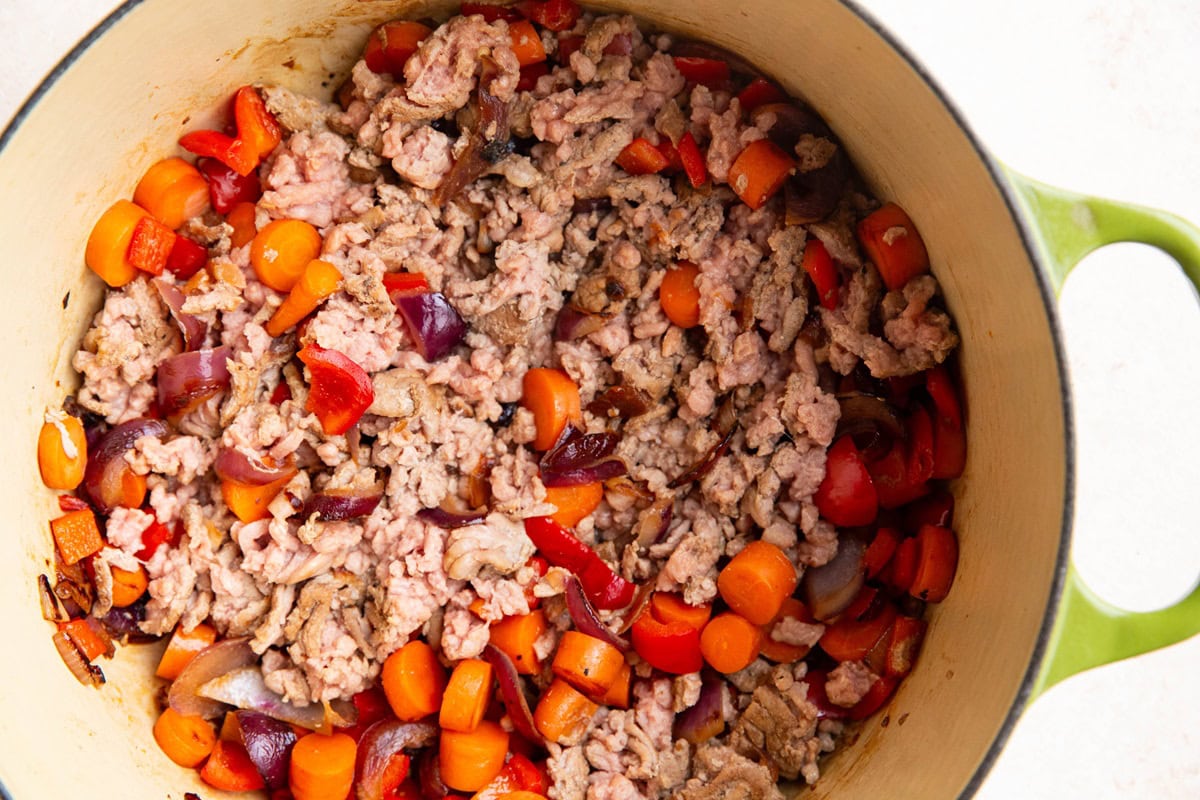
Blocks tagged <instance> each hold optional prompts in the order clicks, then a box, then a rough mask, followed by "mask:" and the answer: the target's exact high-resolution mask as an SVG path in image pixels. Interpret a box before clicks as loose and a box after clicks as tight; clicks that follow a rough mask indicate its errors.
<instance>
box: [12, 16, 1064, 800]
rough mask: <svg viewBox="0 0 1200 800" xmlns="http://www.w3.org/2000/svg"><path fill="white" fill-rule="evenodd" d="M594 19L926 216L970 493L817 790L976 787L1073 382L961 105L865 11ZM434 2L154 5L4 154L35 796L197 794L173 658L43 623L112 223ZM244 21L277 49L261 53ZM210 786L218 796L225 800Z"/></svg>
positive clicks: (1041, 607)
mask: <svg viewBox="0 0 1200 800" xmlns="http://www.w3.org/2000/svg"><path fill="white" fill-rule="evenodd" d="M598 5H600V6H601V7H603V8H608V9H623V10H627V9H632V8H636V10H637V12H638V13H639V14H640V15H641V16H642V17H644V18H647V19H650V20H652V21H655V22H656V23H657V24H659V25H660V26H663V27H667V28H671V29H676V30H678V31H680V32H681V33H684V34H687V35H691V36H696V37H705V38H708V39H710V40H712V41H715V42H716V43H717V44H720V45H723V46H725V47H728V48H730V49H733V50H736V51H739V52H741V53H743V54H745V55H747V56H748V57H749V58H750V59H751V60H752V61H754V62H755V63H756V64H757V65H758V66H760V67H761V68H763V69H764V70H765V71H766V72H767V73H769V74H770V75H772V76H773V77H775V78H777V79H778V80H780V81H781V83H783V84H784V85H785V86H786V87H787V88H789V89H790V90H792V91H793V92H794V93H796V94H798V95H801V96H803V97H805V98H806V99H808V100H809V101H810V102H811V103H812V104H813V105H814V106H815V107H816V108H817V109H818V110H819V111H820V112H821V113H822V114H823V115H824V116H825V117H826V119H827V120H828V121H829V123H830V124H831V126H832V127H833V128H834V130H835V131H836V132H837V133H838V135H839V136H840V137H841V139H842V141H843V142H844V143H845V145H846V146H847V148H848V149H849V151H850V153H851V155H852V157H853V158H854V160H855V161H856V163H857V165H858V167H859V168H860V170H861V171H862V173H863V174H864V176H865V177H866V178H867V180H868V181H869V182H870V183H871V184H872V185H873V186H874V188H875V190H876V191H877V193H878V194H879V195H881V196H882V197H885V198H888V199H894V200H896V201H898V202H899V203H901V204H902V205H903V206H905V208H907V209H908V210H909V212H910V213H911V214H912V216H913V218H914V219H915V221H916V222H917V224H918V226H919V227H920V228H921V230H922V233H923V235H924V236H925V239H926V241H927V243H928V245H929V250H930V254H931V258H932V260H933V263H934V265H935V272H936V274H937V276H938V278H939V280H940V281H941V283H942V286H943V288H944V291H945V294H946V299H947V303H948V305H949V307H950V309H951V311H952V313H953V314H954V315H955V317H956V319H957V322H958V325H959V329H960V332H961V333H962V336H963V347H962V356H961V364H962V367H963V373H964V380H965V383H966V391H967V396H968V403H969V432H968V436H969V441H970V455H969V459H968V464H967V470H966V473H965V475H964V477H963V479H962V480H961V481H960V482H959V485H958V486H957V487H956V495H957V499H958V511H957V514H956V519H957V523H958V524H957V527H958V529H959V532H960V536H961V544H962V555H961V562H960V570H959V575H958V578H957V583H956V586H955V589H954V592H953V593H952V595H951V597H950V599H949V600H948V601H947V602H946V603H945V604H943V605H942V606H939V607H937V608H936V609H935V610H934V613H933V616H932V625H931V628H930V633H929V637H928V640H927V642H926V645H925V651H924V653H923V655H922V658H921V662H920V666H919V668H918V670H917V671H916V672H915V673H914V674H913V675H912V676H911V677H910V678H909V679H908V680H906V681H905V683H904V684H903V686H902V688H901V690H900V692H899V694H898V696H897V697H896V699H895V701H894V702H893V703H892V705H891V707H890V709H889V711H888V715H887V717H886V718H876V719H873V720H871V721H869V722H868V724H867V727H866V728H864V729H863V731H862V733H861V735H860V736H859V737H858V739H857V741H856V742H855V744H854V745H853V746H851V747H848V748H846V749H845V750H844V751H843V752H841V753H840V754H839V755H838V756H837V757H835V758H834V759H832V760H830V761H829V762H828V763H827V765H826V777H825V778H824V779H823V781H822V783H821V784H819V787H818V788H817V790H816V791H815V792H813V793H811V794H809V795H808V796H810V797H821V798H824V797H834V796H836V797H838V798H839V799H840V800H841V799H847V800H853V799H854V798H868V797H871V798H873V797H878V796H891V797H921V798H939V797H954V796H957V795H958V794H959V793H960V792H961V791H962V790H963V789H964V787H966V786H967V785H968V783H969V782H970V780H971V777H972V775H973V774H974V773H975V772H976V770H977V769H978V767H979V765H980V763H981V761H982V760H983V759H984V758H985V756H986V754H987V752H988V748H989V746H990V745H991V743H992V742H993V741H994V740H995V739H996V737H997V736H998V735H999V734H1000V733H1001V731H1002V729H1003V727H1004V724H1005V720H1006V719H1007V716H1008V714H1009V711H1010V709H1011V708H1012V706H1013V704H1014V702H1016V701H1017V698H1018V694H1019V692H1020V690H1021V686H1022V681H1023V679H1024V678H1025V675H1026V672H1027V670H1028V669H1029V665H1030V659H1031V658H1032V657H1033V653H1034V649H1035V647H1036V644H1037V642H1038V637H1039V634H1040V632H1041V629H1042V625H1043V619H1044V617H1045V614H1046V607H1047V604H1048V602H1049V600H1050V595H1051V586H1052V583H1053V578H1054V576H1055V573H1056V570H1057V569H1058V563H1059V555H1060V554H1059V548H1060V542H1061V531H1062V523H1063V520H1064V504H1065V492H1066V486H1067V465H1066V458H1065V447H1064V444H1065V438H1066V431H1065V420H1064V417H1063V410H1062V409H1063V389H1062V386H1061V385H1060V375H1059V372H1058V362H1057V357H1056V354H1055V349H1054V344H1053V335H1052V329H1051V324H1050V322H1049V321H1048V318H1047V312H1046V305H1045V300H1044V296H1043V293H1042V292H1041V290H1040V289H1039V285H1038V282H1037V280H1036V278H1035V273H1034V268H1033V266H1032V264H1031V263H1030V260H1029V256H1028V254H1027V253H1026V251H1025V249H1024V247H1023V245H1022V239H1021V231H1020V230H1019V228H1018V226H1017V224H1016V223H1015V222H1014V220H1013V219H1012V216H1011V213H1010V210H1009V208H1008V206H1007V205H1006V203H1005V198H1004V196H1003V194H1002V192H1001V191H1000V190H999V189H998V188H997V187H996V185H995V183H994V180H993V175H992V174H991V173H990V172H989V170H988V167H987V164H986V163H985V161H984V160H982V158H981V156H980V154H979V153H978V152H977V150H976V149H975V147H974V146H973V144H972V143H971V141H970V140H969V139H967V138H966V137H965V135H964V134H963V133H962V132H961V130H960V128H959V127H958V124H957V121H956V120H955V118H954V117H953V115H952V114H951V113H949V112H948V111H947V109H946V108H945V107H944V105H943V104H942V102H941V101H940V100H939V98H938V97H937V96H936V95H935V94H934V93H933V92H932V91H931V90H930V89H929V88H928V87H927V86H926V85H925V83H924V81H923V80H922V78H921V76H920V75H919V74H918V73H917V72H915V71H914V70H913V68H912V67H911V66H910V65H909V64H908V63H907V62H905V61H904V60H903V58H902V57H900V56H899V55H898V54H897V53H895V52H894V51H893V50H892V49H891V48H890V47H889V46H888V45H887V43H886V42H885V41H884V40H883V39H882V38H881V37H880V35H879V34H877V33H876V32H875V31H874V30H872V29H871V28H870V27H869V26H867V25H865V24H864V23H863V22H862V21H861V20H860V19H859V18H858V17H857V16H856V15H855V14H854V13H853V12H852V11H851V10H849V9H847V8H845V7H844V6H841V5H839V4H837V3H833V2H805V3H802V4H800V3H798V4H794V5H793V4H788V5H787V6H781V5H780V4H778V3H774V2H771V0H744V2H741V3H738V4H729V3H724V2H717V0H691V2H689V3H688V4H686V6H683V7H682V8H684V9H686V13H685V12H684V11H682V10H681V6H680V4H678V3H670V2H666V0H650V1H649V2H640V3H636V4H635V3H624V4H622V3H601V4H598ZM434 8H435V6H434V5H432V4H407V5H406V4H401V3H382V2H374V3H362V2H353V1H352V0H340V2H317V1H316V0H300V1H299V2H289V1H288V0H266V1H264V2H259V3H255V4H253V5H252V6H250V5H249V4H247V3H244V2H234V1H233V0H214V1H213V2H210V3H208V4H205V6H204V7H203V9H200V8H199V7H197V8H196V10H195V11H194V12H193V11H192V10H191V9H190V7H183V8H181V6H179V4H177V3H170V2H167V0H146V1H145V2H143V3H141V4H139V5H137V6H134V7H132V8H130V9H127V11H126V13H125V15H124V17H123V18H122V19H121V20H120V21H119V22H117V23H116V24H114V25H112V26H111V28H110V29H109V30H108V31H107V32H106V33H105V34H104V35H103V36H102V37H101V38H100V39H99V40H98V41H96V42H95V43H93V44H92V45H91V46H90V47H89V48H88V49H87V50H86V51H85V52H84V53H83V54H82V55H81V56H80V58H78V59H77V60H76V61H75V63H74V64H73V65H71V66H70V67H68V68H67V69H66V71H65V72H64V74H63V75H62V76H61V77H60V78H59V80H58V83H57V84H56V86H55V87H54V89H53V90H52V91H51V92H50V93H49V94H48V95H47V96H46V97H44V98H43V99H42V100H41V102H39V103H38V104H37V105H36V107H35V108H34V109H33V110H32V111H31V112H30V113H29V115H28V116H27V117H26V119H25V120H24V121H23V123H22V124H21V125H20V127H19V128H18V129H17V130H16V131H15V132H14V133H13V134H12V135H11V138H10V140H9V141H8V143H7V146H6V147H5V148H4V150H3V151H2V152H0V219H4V220H6V222H5V224H4V226H5V229H6V230H5V236H4V237H0V264H3V265H4V266H3V267H2V269H5V270H9V271H10V275H9V285H12V286H20V287H21V290H22V296H21V302H20V303H17V304H10V305H14V306H16V307H14V308H11V309H10V311H9V313H8V314H6V315H5V319H4V320H3V322H0V326H2V329H3V335H4V340H5V341H7V342H9V343H11V344H12V345H14V346H13V347H12V348H11V351H10V356H9V359H8V380H7V381H6V383H5V387H6V388H5V392H6V397H5V398H4V400H3V403H4V407H5V409H6V412H7V416H8V425H6V426H5V428H4V430H3V431H2V432H0V453H2V454H3V456H4V458H5V459H6V461H7V462H8V463H10V464H12V465H15V466H14V468H13V469H11V470H10V475H9V479H8V480H7V481H5V482H4V485H3V488H2V489H0V499H2V501H3V502H4V505H5V507H6V508H7V509H8V510H9V526H8V527H9V534H8V536H7V537H6V539H5V543H4V545H3V547H4V548H5V552H4V558H2V559H0V604H2V605H0V608H3V609H4V610H5V612H6V613H7V618H8V622H9V646H8V648H7V650H8V653H9V660H8V664H9V666H8V667H7V676H6V677H8V678H9V679H8V680H6V681H4V682H2V683H0V704H2V706H3V707H4V708H5V709H6V711H7V712H8V717H9V719H10V720H14V721H17V722H16V726H19V728H18V727H14V728H10V731H15V730H17V729H19V730H20V731H21V733H20V735H13V733H10V734H9V735H8V736H6V737H5V739H6V747H5V748H3V749H2V750H0V781H3V782H4V784H5V785H6V786H7V788H8V789H9V791H10V792H11V794H12V795H13V797H14V798H17V799H18V800H24V799H25V798H35V797H45V796H59V795H63V796H65V795H67V794H68V793H77V792H79V791H81V790H85V791H87V792H88V796H89V797H97V798H106V797H114V798H116V797H122V798H124V797H128V796H131V795H132V796H163V795H165V796H168V797H174V798H181V797H182V796H183V793H184V792H185V791H188V790H197V789H198V786H199V784H198V782H197V781H196V779H195V777H194V773H192V772H191V771H185V770H182V769H179V768H176V767H174V766H173V765H171V764H170V763H169V762H167V761H166V759H165V758H163V757H162V756H161V754H160V753H159V752H158V751H157V747H156V745H155V744H154V742H153V739H152V737H151V735H150V727H151V724H152V721H153V715H154V710H155V704H154V692H155V690H156V688H157V687H156V686H155V683H154V682H153V681H150V680H147V676H149V675H150V674H151V673H152V671H153V666H152V665H153V663H154V662H155V660H156V659H157V649H156V648H127V649H125V650H123V651H122V653H121V655H120V656H119V657H118V659H117V661H116V662H115V663H113V664H112V665H111V666H109V665H108V664H105V672H106V674H107V675H108V676H109V685H108V686H106V687H105V688H104V689H103V690H101V691H99V692H97V691H94V690H92V689H87V688H84V687H82V686H80V685H79V684H77V683H76V682H75V680H74V679H73V678H72V677H71V676H70V674H69V673H68V672H67V670H66V669H65V667H64V666H63V665H62V664H61V662H60V661H59V658H58V656H57V654H56V652H55V651H54V648H53V646H52V644H51V642H50V633H51V628H50V626H49V624H48V623H45V622H43V621H42V620H41V618H40V614H39V612H38V604H37V595H36V583H35V581H36V576H37V574H38V573H40V572H44V571H48V568H49V566H48V565H49V564H50V562H51V560H52V543H51V541H50V537H49V533H48V529H47V525H46V520H47V519H49V518H50V517H51V516H54V515H56V514H57V513H58V512H57V508H56V505H55V503H54V498H53V495H52V494H51V493H50V492H48V491H46V490H45V489H44V488H43V487H42V486H41V484H40V481H39V480H38V476H37V471H36V469H35V468H34V466H33V464H34V457H33V453H34V442H35V439H36V433H37V429H38V426H39V424H40V415H41V412H42V410H43V408H44V407H45V406H47V405H50V406H53V405H57V404H58V403H59V402H61V398H62V396H63V394H65V393H67V392H69V391H71V390H72V388H73V385H74V381H73V376H72V373H71V369H70V358H71V355H72V353H73V352H74V350H75V348H76V347H77V345H78V342H79V338H80V337H81V335H82V333H83V331H84V329H85V328H86V325H87V321H88V319H89V318H90V316H91V314H92V313H94V310H95V309H96V307H97V306H98V303H99V297H100V294H101V292H100V288H101V287H100V286H99V281H97V280H96V279H95V278H93V277H91V276H90V275H89V274H87V270H86V269H85V267H84V266H83V263H82V252H83V245H84V242H85V240H86V237H87V233H88V231H89V230H90V228H91V224H92V222H93V221H94V220H95V218H96V217H97V216H98V215H99V214H100V213H101V212H102V211H103V209H104V208H106V207H107V206H108V205H109V204H110V203H111V202H112V201H113V200H115V199H116V198H118V197H127V196H129V195H130V194H131V192H132V189H133V186H134V184H135V182H136V180H137V178H138V177H139V176H140V175H141V174H142V172H143V171H144V170H145V168H146V167H147V166H148V165H149V164H151V163H152V162H153V161H155V160H157V159H158V158H161V157H162V156H163V155H165V154H168V153H170V152H172V151H173V148H174V142H175V140H176V139H177V137H178V135H179V134H180V133H181V132H183V131H185V130H189V129H194V128H197V127H204V126H205V125H206V124H207V123H208V122H210V121H211V119H212V118H213V117H214V113H215V110H216V109H217V108H218V107H219V105H220V103H221V102H222V100H223V98H225V97H227V96H228V93H229V91H230V90H231V89H232V88H233V87H235V86H238V85H241V84H243V83H248V82H256V81H257V82H278V83H283V84H285V85H287V86H289V87H291V88H294V89H300V90H306V91H315V92H318V93H320V92H324V93H325V94H326V95H328V94H329V93H330V92H331V90H332V88H333V87H335V86H336V85H338V83H340V81H341V79H342V77H343V76H344V74H345V71H346V69H348V66H349V64H350V62H351V60H352V59H353V56H354V54H355V53H356V52H357V51H358V49H359V48H360V47H361V45H362V42H363V40H364V39H365V37H366V34H367V32H368V30H369V29H370V27H371V26H372V25H373V24H374V23H376V22H378V21H381V20H383V19H386V18H388V17H391V16H397V15H406V16H417V17H419V16H424V15H426V14H428V13H430V12H431V11H432V10H434ZM334 15H338V16H339V17H340V18H341V21H340V22H339V23H337V24H334V23H333V22H332V21H331V19H332V17H333V16H334ZM243 31H256V32H258V35H256V36H255V37H254V38H252V39H250V40H249V41H248V42H247V41H246V40H245V39H244V37H243V36H242V34H241V33H239V32H243ZM185 41H186V42H187V43H188V44H187V46H186V47H181V46H180V44H179V43H180V42H185ZM203 109H207V113H198V112H199V111H200V110H203ZM68 293H69V295H68ZM17 654H19V655H17ZM884 719H886V720H887V721H888V724H887V725H886V726H885V725H884ZM63 764H70V765H72V767H71V768H70V769H64V768H63ZM131 767H132V769H131ZM202 796H203V797H206V798H208V797H212V796H215V793H214V792H213V791H212V790H211V789H207V788H205V789H204V790H203V791H202Z"/></svg>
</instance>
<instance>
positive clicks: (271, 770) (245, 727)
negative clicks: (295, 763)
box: [237, 711, 297, 791]
mask: <svg viewBox="0 0 1200 800" xmlns="http://www.w3.org/2000/svg"><path fill="white" fill-rule="evenodd" d="M237 721H238V729H239V730H241V732H242V744H244V745H245V746H246V753H247V754H248V755H249V756H250V760H251V761H252V762H253V763H254V767H255V769H257V770H258V774H259V775H262V778H263V781H264V782H265V783H266V784H267V788H268V789H270V790H271V791H275V790H277V789H282V788H283V787H285V786H287V782H288V760H289V759H290V758H291V755H292V746H293V745H294V744H296V739H297V736H296V732H295V731H294V730H292V726H291V725H288V724H287V723H286V722H281V721H279V720H277V719H274V718H272V717H268V716H267V715H266V714H263V713H261V712H259V711H239V712H237Z"/></svg>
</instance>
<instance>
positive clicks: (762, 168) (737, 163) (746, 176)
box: [728, 139, 796, 209]
mask: <svg viewBox="0 0 1200 800" xmlns="http://www.w3.org/2000/svg"><path fill="white" fill-rule="evenodd" d="M795 168H796V162H795V161H794V160H793V159H792V157H791V156H790V155H788V154H787V153H785V152H784V151H783V150H782V149H781V148H780V147H779V145H777V144H775V143H774V142H772V141H771V140H770V139H756V140H755V141H753V142H751V143H750V144H748V145H746V146H745V147H744V148H743V149H742V152H740V153H738V157H737V158H735V159H734V160H733V164H731V165H730V167H729V177H728V181H729V188H731V189H733V191H734V193H735V194H737V196H738V198H739V199H740V200H741V201H742V202H743V203H745V204H746V205H748V206H750V208H753V209H759V208H762V206H763V205H764V204H765V203H766V202H767V201H768V200H770V199H771V198H772V197H774V196H775V195H776V194H777V193H778V192H779V190H780V189H782V188H783V184H784V182H785V181H786V180H787V179H788V176H789V175H791V174H792V172H793V171H795Z"/></svg>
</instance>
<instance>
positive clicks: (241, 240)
mask: <svg viewBox="0 0 1200 800" xmlns="http://www.w3.org/2000/svg"><path fill="white" fill-rule="evenodd" d="M256 214H257V212H256V206H255V205H254V203H248V202H247V203H238V204H237V205H235V206H234V207H233V208H231V209H229V213H228V214H226V215H225V221H226V222H228V223H229V225H230V227H232V228H233V233H231V234H230V235H229V243H230V244H231V245H233V246H234V247H245V246H246V245H248V244H250V243H251V242H253V241H254V237H255V236H256V235H257V234H258V228H257V227H256V223H255V218H256Z"/></svg>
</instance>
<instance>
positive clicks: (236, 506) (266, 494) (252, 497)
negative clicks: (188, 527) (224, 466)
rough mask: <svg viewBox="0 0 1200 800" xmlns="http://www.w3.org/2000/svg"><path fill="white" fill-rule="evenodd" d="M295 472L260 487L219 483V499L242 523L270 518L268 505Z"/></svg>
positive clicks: (231, 482)
mask: <svg viewBox="0 0 1200 800" xmlns="http://www.w3.org/2000/svg"><path fill="white" fill-rule="evenodd" d="M295 474H296V473H295V471H291V472H288V473H286V474H284V475H282V476H281V477H279V478H276V479H275V480H273V481H271V482H270V483H264V484H262V485H261V486H259V485H255V484H249V483H237V482H236V481H221V498H222V499H223V500H224V501H225V505H226V506H228V507H229V510H230V511H232V512H233V515H234V516H235V517H237V518H238V519H239V520H241V521H242V522H254V521H255V520H260V519H266V518H267V517H269V516H271V511H270V505H271V501H272V500H274V499H275V496H276V495H278V494H279V492H280V491H282V489H283V487H285V486H287V485H288V483H289V482H290V481H291V480H292V478H293V477H294V476H295Z"/></svg>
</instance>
